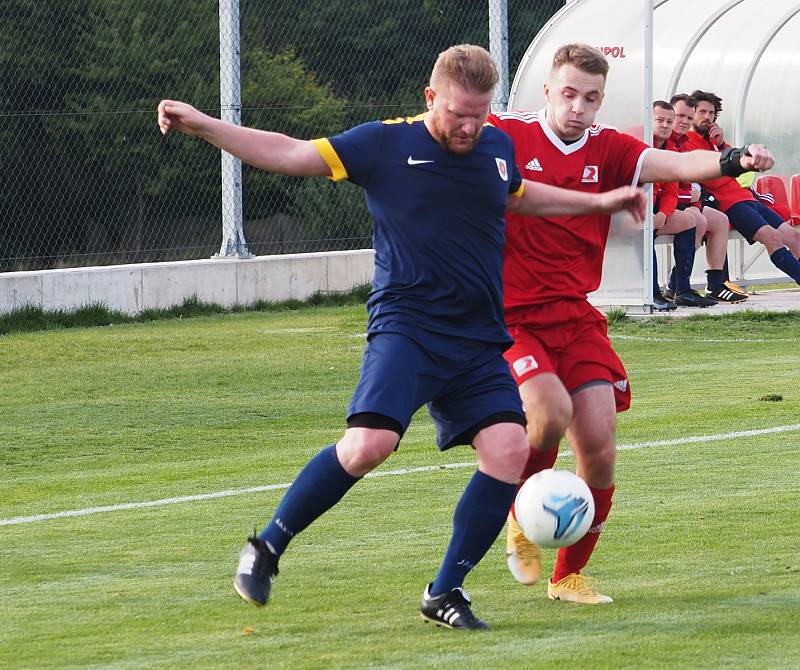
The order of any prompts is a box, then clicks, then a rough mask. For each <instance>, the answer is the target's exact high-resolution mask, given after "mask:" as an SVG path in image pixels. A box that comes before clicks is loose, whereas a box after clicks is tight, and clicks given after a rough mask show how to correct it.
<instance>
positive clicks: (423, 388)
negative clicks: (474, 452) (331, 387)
mask: <svg viewBox="0 0 800 670" xmlns="http://www.w3.org/2000/svg"><path fill="white" fill-rule="evenodd" d="M463 344H464V341H463V340H461V341H459V350H458V351H457V352H453V353H452V354H451V355H447V354H446V353H444V351H446V350H447V346H446V345H447V338H437V342H436V345H437V346H436V347H435V349H433V348H432V347H423V346H422V345H421V344H419V343H418V342H417V341H415V340H414V339H412V338H410V337H408V336H406V335H401V334H399V333H380V334H378V335H373V336H372V337H371V338H370V340H369V341H368V342H367V348H366V350H365V352H364V359H363V361H362V363H361V378H360V379H359V382H358V385H357V386H356V390H355V391H354V393H353V398H352V400H351V401H350V407H349V408H348V412H347V416H348V420H349V419H350V418H351V417H353V415H356V414H362V413H367V414H377V415H382V416H385V417H389V418H390V419H393V420H394V421H395V422H397V424H399V426H400V428H401V429H402V431H403V432H405V430H406V429H407V428H408V425H409V423H411V417H412V416H413V415H414V413H415V412H416V411H417V410H418V409H419V408H420V407H422V406H423V405H424V404H426V403H427V405H428V411H429V412H430V415H431V418H432V419H433V423H434V424H435V426H436V442H437V444H438V446H439V449H442V450H444V449H449V448H450V447H454V446H456V445H458V444H471V443H472V440H473V438H474V437H475V435H476V434H477V432H479V431H480V430H481V429H483V428H485V427H487V426H490V425H493V424H495V423H505V422H512V423H519V424H520V425H522V426H524V425H525V412H524V410H523V408H522V401H521V400H520V397H519V390H518V389H517V385H516V383H515V382H514V379H513V378H512V377H511V372H510V371H509V369H508V363H506V361H505V359H504V358H503V348H502V347H501V346H499V345H487V344H481V343H475V344H474V345H472V346H470V347H468V350H469V349H471V355H469V356H465V355H464V353H465V351H464V346H463ZM441 345H444V346H441ZM432 349H433V350H432ZM356 425H357V424H356ZM401 436H402V435H401Z"/></svg>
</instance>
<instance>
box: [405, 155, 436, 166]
mask: <svg viewBox="0 0 800 670" xmlns="http://www.w3.org/2000/svg"><path fill="white" fill-rule="evenodd" d="M435 162H436V161H424V160H417V159H416V158H412V157H411V156H409V157H408V164H409V165H422V164H423V163H435Z"/></svg>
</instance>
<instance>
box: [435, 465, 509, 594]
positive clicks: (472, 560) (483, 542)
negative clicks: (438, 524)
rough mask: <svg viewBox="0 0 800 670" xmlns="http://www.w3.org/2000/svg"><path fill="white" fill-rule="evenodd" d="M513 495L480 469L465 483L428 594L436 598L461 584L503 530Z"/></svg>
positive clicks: (504, 486) (503, 485)
mask: <svg viewBox="0 0 800 670" xmlns="http://www.w3.org/2000/svg"><path fill="white" fill-rule="evenodd" d="M516 493H517V485H516V484H506V483H505V482H501V481H500V480H499V479H495V478H494V477H490V476H489V475H487V474H484V473H483V472H481V471H480V470H479V471H477V472H476V473H475V474H474V475H473V476H472V479H470V480H469V484H467V488H465V489H464V493H463V494H462V495H461V500H459V501H458V505H456V511H455V514H454V515H453V536H452V538H451V539H450V546H448V547H447V553H446V554H445V557H444V561H443V562H442V566H441V567H440V568H439V574H437V575H436V579H435V580H434V582H433V586H432V587H431V590H430V593H431V595H439V594H441V593H445V592H446V591H450V590H452V589H454V588H456V587H458V586H461V585H462V584H463V583H464V578H465V577H466V576H467V573H468V572H469V571H470V570H472V568H474V567H475V566H476V565H477V564H478V562H479V561H480V560H481V559H482V558H483V556H484V554H485V553H486V552H487V551H489V547H491V546H492V544H493V543H494V541H495V539H496V538H497V535H498V533H500V530H501V529H502V528H503V524H504V523H505V520H506V517H507V516H508V510H509V508H510V507H511V503H512V502H514V496H515V495H516Z"/></svg>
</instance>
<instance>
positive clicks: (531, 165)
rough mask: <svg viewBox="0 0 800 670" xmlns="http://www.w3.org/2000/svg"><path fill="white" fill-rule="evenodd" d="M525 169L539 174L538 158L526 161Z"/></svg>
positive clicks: (540, 168) (540, 169)
mask: <svg viewBox="0 0 800 670" xmlns="http://www.w3.org/2000/svg"><path fill="white" fill-rule="evenodd" d="M525 169H526V170H530V171H531V172H541V171H542V166H541V164H540V163H539V159H538V158H532V159H531V160H529V161H528V164H527V165H526V166H525Z"/></svg>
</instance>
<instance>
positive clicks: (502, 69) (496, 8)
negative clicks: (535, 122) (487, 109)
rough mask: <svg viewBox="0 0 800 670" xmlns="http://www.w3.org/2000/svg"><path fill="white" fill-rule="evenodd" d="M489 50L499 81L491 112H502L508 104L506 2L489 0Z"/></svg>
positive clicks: (505, 0)
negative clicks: (495, 65)
mask: <svg viewBox="0 0 800 670" xmlns="http://www.w3.org/2000/svg"><path fill="white" fill-rule="evenodd" d="M489 51H490V52H491V54H492V56H493V57H494V61H495V63H496V64H497V70H498V72H499V74H500V83H499V84H498V87H497V95H496V97H495V99H494V100H492V111H493V112H504V111H506V107H507V106H508V88H509V86H508V2H507V0H489Z"/></svg>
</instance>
